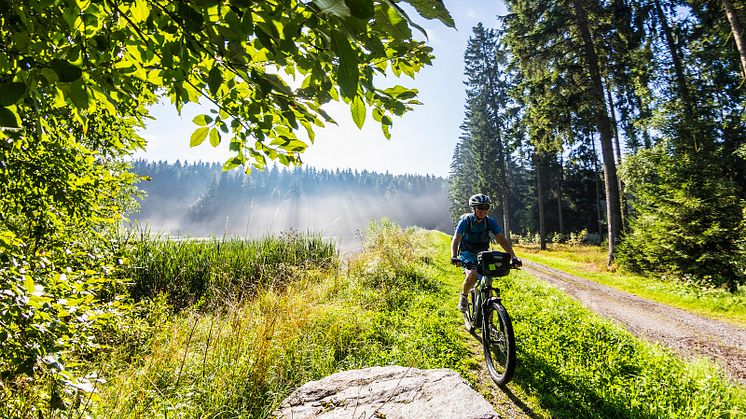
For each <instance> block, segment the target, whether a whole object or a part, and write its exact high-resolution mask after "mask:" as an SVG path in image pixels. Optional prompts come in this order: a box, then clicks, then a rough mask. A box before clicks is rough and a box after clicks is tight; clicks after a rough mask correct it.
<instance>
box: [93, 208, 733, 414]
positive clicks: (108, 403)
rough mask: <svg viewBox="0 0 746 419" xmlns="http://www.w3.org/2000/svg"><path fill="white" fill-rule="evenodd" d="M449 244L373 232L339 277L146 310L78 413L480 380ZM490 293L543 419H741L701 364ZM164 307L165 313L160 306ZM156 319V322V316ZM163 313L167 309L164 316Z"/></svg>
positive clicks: (251, 409)
mask: <svg viewBox="0 0 746 419" xmlns="http://www.w3.org/2000/svg"><path fill="white" fill-rule="evenodd" d="M448 244H449V237H447V236H446V235H444V234H442V233H437V232H424V231H420V230H412V229H407V230H402V229H401V228H398V227H396V226H394V225H392V224H391V223H388V222H387V221H382V222H378V223H374V224H372V226H371V228H370V230H369V231H368V234H367V241H366V245H365V249H364V251H363V252H362V253H361V254H360V256H359V257H357V258H356V259H354V260H352V261H350V262H349V266H348V267H347V268H346V269H341V268H338V267H336V266H332V267H329V268H325V269H315V268H314V267H313V266H306V267H305V268H304V269H303V270H302V271H298V273H297V274H296V275H294V276H293V278H292V282H290V283H286V284H284V286H277V287H276V286H272V284H267V285H262V286H260V287H258V288H257V290H256V293H255V294H254V295H252V297H251V298H246V299H244V300H243V301H235V300H230V301H233V303H232V304H233V305H231V306H228V307H224V308H222V309H220V310H204V309H202V310H196V309H193V308H187V309H185V310H183V311H181V312H178V313H175V314H173V313H172V314H168V313H169V311H168V310H164V309H163V308H162V304H165V301H166V300H165V299H164V298H161V299H160V302H159V300H157V299H156V300H148V301H151V303H150V304H152V306H153V307H152V308H150V309H148V310H146V311H145V314H147V313H151V317H150V319H149V320H148V321H151V322H152V320H153V318H158V317H160V316H164V315H165V316H166V317H167V321H165V322H162V323H161V324H159V325H158V324H156V325H155V326H154V328H153V329H152V333H151V336H150V339H149V340H144V341H143V342H146V343H145V344H144V345H143V350H144V351H143V352H142V353H141V354H137V355H133V351H132V349H131V348H128V347H126V346H122V347H120V348H119V351H118V352H115V353H114V354H113V355H112V356H110V357H106V360H107V362H106V364H105V365H103V366H102V367H101V368H100V370H99V372H101V374H102V375H103V376H106V377H107V378H108V381H107V382H106V383H105V384H103V385H102V387H101V388H100V389H99V394H98V398H97V399H94V400H92V401H91V403H90V404H89V406H88V412H89V413H90V414H91V415H92V416H94V417H99V416H106V417H154V416H164V417H165V416H178V417H219V416H222V417H258V418H264V417H269V415H270V414H271V412H272V411H273V410H274V409H275V408H276V407H277V406H278V405H279V403H280V402H281V401H282V400H283V399H284V398H285V397H286V396H287V395H289V394H290V392H292V391H293V390H294V389H295V388H297V387H298V386H300V385H302V384H304V383H305V382H307V381H309V380H314V379H319V378H322V377H324V376H327V375H329V374H332V373H334V372H336V371H341V370H348V369H355V368H362V367H367V366H373V365H393V364H397V365H403V366H411V367H416V368H451V369H454V370H456V371H458V372H459V373H461V374H462V376H464V377H465V378H466V379H467V381H468V382H469V383H470V384H471V385H473V386H475V387H476V388H479V389H481V390H482V391H483V392H484V393H486V396H488V399H491V400H494V397H492V396H491V394H489V393H498V392H500V393H502V391H501V390H497V389H495V387H494V386H489V385H484V383H483V382H480V377H481V374H480V369H481V368H482V360H481V356H480V355H479V354H478V353H475V351H474V349H475V346H477V345H478V343H477V341H476V339H475V338H474V337H473V336H471V335H470V334H468V333H466V331H465V330H464V328H463V324H462V321H461V316H460V315H459V313H458V312H457V311H456V309H455V305H456V298H457V295H458V292H459V291H458V290H459V288H460V283H461V275H460V273H459V272H458V270H457V269H456V268H454V267H452V266H450V265H449V264H448V261H449V258H448V256H449V255H448ZM499 285H500V287H501V289H502V291H503V292H502V295H503V298H504V302H505V305H506V307H507V309H508V312H509V313H510V314H511V316H512V317H513V320H514V321H513V324H514V327H515V331H516V338H517V343H518V345H517V346H518V360H519V361H518V369H517V372H516V376H515V379H514V382H513V383H511V384H510V385H509V389H510V390H509V394H511V395H512V396H511V397H513V398H514V399H515V398H519V399H520V400H519V402H520V406H521V407H520V408H521V409H523V410H524V412H526V413H529V414H533V415H536V416H544V417H643V418H645V417H650V418H652V417H742V416H743V415H745V414H746V390H744V388H743V387H742V386H738V385H735V384H733V383H731V382H729V381H728V380H727V379H726V378H725V376H724V374H723V372H722V371H721V370H719V369H718V368H717V367H716V366H715V365H713V364H711V363H710V362H708V361H705V360H695V361H694V362H691V361H686V360H683V359H682V358H680V357H678V356H677V355H675V354H674V353H672V352H671V351H669V350H667V349H664V348H661V347H660V346H655V345H651V344H648V343H645V342H643V341H640V340H637V339H636V338H634V337H633V336H632V335H630V334H629V333H627V332H626V331H625V330H623V329H621V328H620V327H618V326H616V325H615V324H612V323H610V322H607V321H605V320H603V319H601V318H600V317H598V316H596V315H594V314H592V313H591V312H589V311H587V310H586V309H585V308H583V307H582V306H580V305H579V304H578V303H576V302H575V301H574V300H573V299H571V298H570V297H568V296H566V295H564V294H562V293H561V292H560V291H558V290H556V289H554V288H552V287H550V286H548V285H546V284H544V283H543V282H541V281H539V280H537V279H535V278H533V277H532V276H530V275H528V274H526V273H525V272H517V273H513V274H511V276H510V277H509V279H507V280H500V281H499ZM158 307H161V308H158ZM152 313H161V314H157V315H153V314H152ZM163 313H165V314H163Z"/></svg>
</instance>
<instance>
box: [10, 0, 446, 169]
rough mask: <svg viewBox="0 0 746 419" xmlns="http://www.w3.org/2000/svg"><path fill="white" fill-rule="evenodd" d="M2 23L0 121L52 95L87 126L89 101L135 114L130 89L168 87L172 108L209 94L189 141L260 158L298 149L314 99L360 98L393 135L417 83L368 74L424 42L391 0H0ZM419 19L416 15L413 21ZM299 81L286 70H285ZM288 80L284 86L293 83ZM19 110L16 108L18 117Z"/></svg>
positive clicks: (395, 68) (418, 55) (405, 70)
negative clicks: (383, 83) (384, 83)
mask: <svg viewBox="0 0 746 419" xmlns="http://www.w3.org/2000/svg"><path fill="white" fill-rule="evenodd" d="M411 4H412V5H413V6H414V7H415V9H416V10H417V11H418V12H419V13H420V14H421V15H422V16H424V17H426V18H428V19H433V18H437V19H439V20H440V21H442V22H443V23H444V24H446V25H448V26H451V27H452V26H453V25H454V24H453V21H452V19H451V17H450V15H449V14H448V12H447V11H446V10H445V8H444V7H443V4H442V2H441V1H440V0H426V1H416V2H415V1H412V2H411ZM0 7H2V11H3V13H2V20H0V34H2V38H3V39H4V40H6V42H4V44H3V46H2V47H1V48H0V52H1V53H2V55H0V77H1V78H0V91H2V92H4V94H3V95H2V96H3V97H4V100H3V102H2V103H0V105H2V108H0V109H2V112H1V113H0V115H2V117H3V119H2V124H0V126H5V127H23V128H27V127H26V122H25V119H26V116H27V115H36V117H35V118H36V119H41V117H42V116H44V115H43V114H41V115H40V114H38V113H35V112H34V110H35V109H38V108H40V104H42V103H46V102H49V101H50V99H53V103H54V107H55V108H56V109H62V108H65V109H68V110H69V112H70V117H71V118H72V119H74V120H75V121H78V122H79V123H80V124H81V125H83V126H85V125H86V124H87V122H88V120H89V115H90V114H92V113H96V112H104V113H108V114H109V115H126V116H136V118H137V121H138V122H140V123H142V121H143V117H144V116H145V114H144V113H141V114H138V115H133V114H132V112H131V111H130V110H129V109H128V108H127V107H126V106H123V105H124V104H126V102H127V101H129V100H130V99H132V98H134V99H135V100H137V101H139V102H140V103H144V101H145V102H147V101H148V100H150V101H152V99H153V96H152V94H150V95H148V93H147V92H156V94H158V95H166V96H167V97H168V98H169V99H170V100H171V102H172V103H173V104H174V105H175V106H176V108H177V109H181V108H182V106H183V105H184V104H186V103H190V102H194V103H197V102H199V101H200V100H203V101H205V102H209V103H210V104H211V105H212V106H213V108H214V109H213V113H212V115H200V116H198V117H196V118H195V120H194V123H195V124H196V125H197V126H199V128H197V130H196V131H195V132H194V134H193V135H192V136H191V139H190V144H191V145H192V146H196V145H199V144H201V143H202V142H203V141H205V140H206V139H207V138H209V140H210V143H211V144H212V145H213V146H217V145H218V144H219V143H221V142H222V141H228V142H230V148H231V150H232V151H233V152H234V153H235V157H233V158H231V159H230V160H228V161H227V162H226V163H225V165H224V168H226V169H228V168H233V167H236V166H238V165H242V164H244V165H246V166H247V170H249V168H250V167H251V165H254V166H257V167H264V166H265V164H266V158H270V159H272V160H274V159H278V160H279V161H280V162H282V163H284V164H288V163H295V162H299V161H300V158H299V155H300V153H302V152H303V150H305V148H306V147H307V146H308V144H307V143H306V142H304V141H303V140H301V139H300V138H299V137H298V136H297V135H296V133H295V132H296V131H297V130H298V129H300V128H301V127H303V128H305V130H306V132H307V134H308V137H309V140H310V141H311V142H313V139H314V137H313V127H314V126H323V125H324V123H325V122H333V120H332V119H331V118H330V117H329V116H328V115H327V114H326V113H325V112H324V111H323V109H322V108H321V106H322V105H323V104H325V103H327V102H329V101H331V100H343V101H344V102H346V103H348V104H349V105H350V110H351V114H352V117H353V120H354V121H355V123H356V124H357V125H358V126H362V124H363V122H364V120H365V115H366V113H367V110H368V109H372V115H373V118H374V119H375V120H376V121H377V122H379V123H380V124H381V127H382V129H383V132H384V134H385V135H386V136H387V137H388V136H389V127H390V126H391V124H392V121H391V116H393V115H402V114H403V113H404V112H405V111H406V110H408V109H409V108H410V106H411V105H413V104H417V103H418V102H417V101H416V100H415V99H414V98H415V96H416V93H417V92H416V90H413V89H408V88H405V87H402V86H394V87H389V88H383V89H382V88H378V87H376V84H378V80H377V79H376V75H385V74H387V72H389V71H390V72H392V73H394V74H395V75H397V76H399V75H402V74H405V75H409V76H414V74H415V73H416V72H418V71H419V70H420V69H421V68H422V67H423V66H424V65H427V64H429V63H430V61H431V59H432V56H431V54H430V52H431V48H429V47H426V46H425V45H424V43H423V42H421V41H416V40H414V39H413V34H412V29H411V28H413V27H414V28H418V29H420V28H419V26H418V25H417V24H415V23H414V22H413V21H412V20H411V19H410V18H409V17H408V16H407V15H406V13H405V12H404V11H403V10H402V9H401V8H400V7H399V6H398V5H397V4H396V3H394V2H390V1H382V0H381V1H379V0H376V1H374V0H362V1H348V2H328V1H322V0H315V1H310V2H301V1H298V0H275V1H265V2H244V1H231V2H220V1H185V2H170V1H165V0H159V1H145V0H135V1H128V2H118V1H105V0H98V1H63V0H46V1H41V2H31V3H28V2H17V1H10V2H9V1H3V2H2V3H0ZM420 30H421V29H420ZM291 78H292V79H296V78H297V81H292V82H291V81H290V79H291ZM291 85H293V87H291ZM21 120H24V122H23V124H21Z"/></svg>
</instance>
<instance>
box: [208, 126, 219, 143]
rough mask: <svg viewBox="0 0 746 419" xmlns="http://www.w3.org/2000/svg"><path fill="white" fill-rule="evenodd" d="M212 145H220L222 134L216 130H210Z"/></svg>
mask: <svg viewBox="0 0 746 419" xmlns="http://www.w3.org/2000/svg"><path fill="white" fill-rule="evenodd" d="M210 144H211V145H212V146H213V147H217V146H219V145H220V132H219V131H218V130H217V129H216V128H213V129H211V130H210Z"/></svg>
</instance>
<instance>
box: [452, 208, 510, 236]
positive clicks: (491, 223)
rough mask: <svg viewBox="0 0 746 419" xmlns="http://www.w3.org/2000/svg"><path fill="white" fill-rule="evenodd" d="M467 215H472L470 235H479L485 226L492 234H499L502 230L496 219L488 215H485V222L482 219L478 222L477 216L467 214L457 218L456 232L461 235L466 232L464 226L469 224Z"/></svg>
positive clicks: (470, 215)
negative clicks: (459, 218)
mask: <svg viewBox="0 0 746 419" xmlns="http://www.w3.org/2000/svg"><path fill="white" fill-rule="evenodd" d="M469 217H474V218H473V221H472V223H471V234H470V236H471V235H474V236H476V237H479V236H481V235H482V232H483V231H484V229H485V226H486V228H487V229H488V230H489V231H490V232H492V234H494V235H498V234H500V233H502V232H503V229H502V227H500V225H499V224H497V221H495V220H494V219H493V218H492V217H490V216H489V215H488V216H487V217H485V219H486V220H487V223H485V222H484V221H482V222H481V223H480V222H477V217H476V216H475V215H473V214H469V215H468V216H466V217H463V218H461V220H459V222H458V224H457V225H456V233H458V234H460V235H462V236H463V235H464V234H466V227H467V226H468V225H469ZM464 238H466V237H464ZM470 241H471V240H470Z"/></svg>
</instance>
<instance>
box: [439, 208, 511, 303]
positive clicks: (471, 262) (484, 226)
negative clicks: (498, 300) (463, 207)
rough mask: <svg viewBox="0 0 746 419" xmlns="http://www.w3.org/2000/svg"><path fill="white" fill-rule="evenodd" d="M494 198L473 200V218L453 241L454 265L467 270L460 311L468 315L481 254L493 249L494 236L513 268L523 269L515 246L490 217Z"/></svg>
mask: <svg viewBox="0 0 746 419" xmlns="http://www.w3.org/2000/svg"><path fill="white" fill-rule="evenodd" d="M490 204H491V201H490V197H489V196H487V195H484V194H476V195H473V196H472V197H471V198H469V207H470V208H471V210H472V212H471V214H464V215H463V216H462V217H461V220H459V222H458V225H456V232H455V233H453V240H451V263H452V264H454V265H457V266H464V273H465V274H466V277H465V278H464V284H463V286H462V287H461V297H460V298H459V302H458V309H459V310H460V311H467V306H468V299H467V297H466V295H467V294H468V293H469V290H471V289H472V288H473V287H474V284H475V283H476V282H477V268H476V266H477V254H478V253H479V252H482V251H484V250H489V248H490V232H492V234H494V235H495V240H496V241H497V242H498V243H499V244H500V246H501V247H502V248H503V249H504V250H505V252H507V253H508V254H510V257H511V258H512V260H513V262H512V265H513V266H515V267H519V266H521V265H522V263H521V261H520V260H519V259H518V258H517V257H516V255H515V252H514V251H513V246H511V245H510V241H509V240H508V239H507V238H506V237H505V235H504V234H503V229H502V227H500V225H498V224H497V221H495V219H494V218H492V217H489V216H488V215H487V212H488V211H489V209H490Z"/></svg>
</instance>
